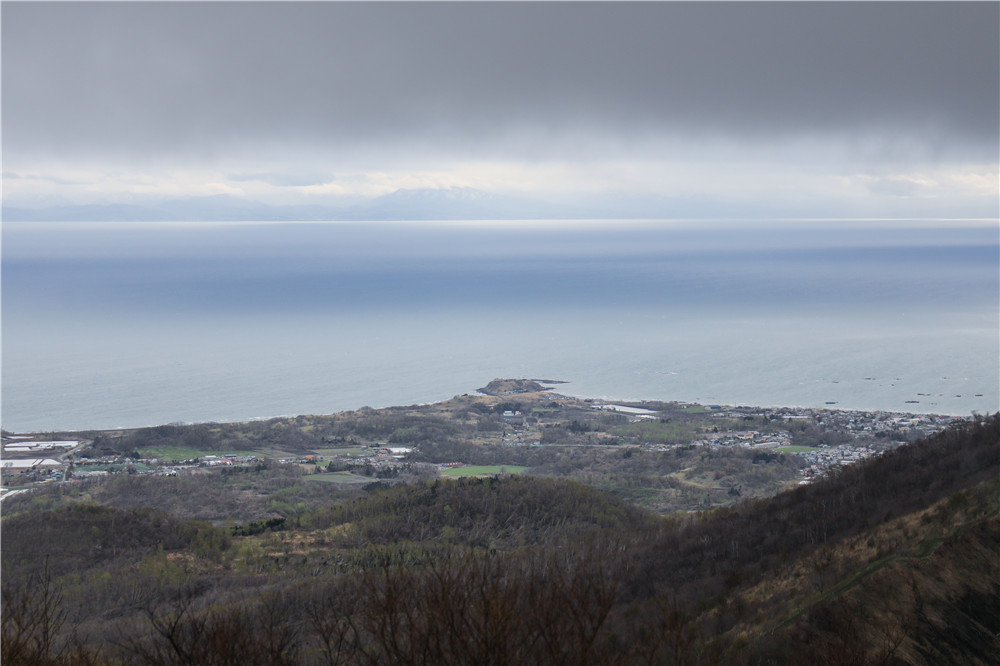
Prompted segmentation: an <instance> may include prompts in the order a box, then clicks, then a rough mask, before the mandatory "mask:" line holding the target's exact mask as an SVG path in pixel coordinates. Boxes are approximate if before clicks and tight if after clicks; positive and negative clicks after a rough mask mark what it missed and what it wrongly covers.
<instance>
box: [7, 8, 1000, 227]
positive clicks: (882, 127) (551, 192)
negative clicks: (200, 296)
mask: <svg viewBox="0 0 1000 666" xmlns="http://www.w3.org/2000/svg"><path fill="white" fill-rule="evenodd" d="M2 12H3V35H2V37H3V45H2V48H3V61H2V62H3V157H4V167H5V170H6V171H7V172H9V176H7V175H5V177H4V180H5V188H4V189H5V202H9V203H11V204H18V203H22V204H34V205H38V204H39V203H44V202H45V201H48V200H56V199H60V198H61V199H63V200H64V201H84V200H90V201H97V200H101V199H102V198H105V199H115V198H117V199H122V198H123V197H125V198H127V197H130V196H131V197H149V196H161V197H170V196H175V195H176V194H177V192H178V191H180V192H181V193H183V192H185V191H187V192H188V193H189V194H190V195H192V196H194V195H204V194H206V193H212V192H216V193H218V192H227V193H231V194H234V195H236V196H244V197H247V198H251V199H258V200H270V201H274V202H280V201H289V200H291V199H295V198H296V197H303V198H305V199H313V198H317V197H326V198H331V197H337V196H367V195H377V194H384V193H385V192H387V191H391V190H392V189H394V188H397V187H399V186H403V187H405V186H406V184H407V183H412V184H416V185H423V186H432V187H434V186H442V187H446V186H472V187H479V188H482V189H484V190H490V191H495V190H506V191H511V192H515V191H516V192H526V191H529V190H531V188H532V183H534V184H535V185H534V186H535V189H536V190H537V189H543V190H544V191H543V192H532V194H540V195H547V196H549V197H550V198H551V197H559V196H566V195H567V194H570V195H571V194H572V193H573V192H574V188H582V189H581V191H590V192H593V191H595V187H596V188H597V189H598V190H600V189H602V184H603V189H604V190H606V191H608V192H619V193H628V192H630V191H635V192H642V193H645V194H664V195H674V196H676V195H683V194H685V193H695V192H697V193H705V192H707V193H709V194H713V193H714V194H716V195H718V196H722V197H725V196H733V197H735V196H737V194H738V195H739V196H746V194H747V191H749V194H751V195H753V196H757V197H763V196H767V192H766V190H767V188H769V187H772V185H773V186H777V185H778V183H780V182H781V181H782V179H783V175H782V174H784V173H787V172H792V173H797V174H801V175H800V178H799V180H800V181H802V182H805V181H809V182H810V183H812V184H811V185H808V188H813V193H814V194H819V193H822V195H823V196H832V197H836V196H838V192H840V193H841V194H842V195H843V196H855V195H856V196H862V195H861V194H855V193H856V192H862V190H863V191H864V196H870V197H881V196H893V197H899V196H908V195H910V194H912V195H913V196H917V194H919V193H920V192H923V193H926V192H927V191H928V190H927V189H926V188H923V189H921V188H919V187H917V188H913V187H911V186H910V185H907V183H909V182H911V181H914V182H915V181H917V180H919V179H920V175H919V173H918V172H928V171H934V172H936V173H944V172H947V174H949V175H948V177H946V178H938V179H937V180H936V181H935V182H939V183H940V182H951V181H953V180H954V181H955V182H958V181H960V180H963V179H964V181H963V182H970V181H973V180H976V179H977V178H979V179H985V182H986V183H987V184H986V185H984V186H983V187H982V188H980V189H978V190H975V189H974V193H973V194H970V193H969V191H970V190H969V189H968V188H966V189H965V190H960V189H954V188H953V189H951V190H947V191H946V192H943V193H941V192H939V194H938V196H945V197H954V198H956V200H958V199H963V198H964V199H968V198H969V197H972V198H976V197H980V198H983V201H985V200H986V199H988V198H989V197H991V196H992V197H995V193H996V192H995V190H996V186H995V180H996V179H995V174H996V163H997V152H998V131H1000V130H998V128H1000V122H998V116H1000V110H998V104H1000V102H998V100H1000V90H998V81H1000V73H998V62H1000V47H998V33H997V30H996V26H997V23H998V19H1000V12H998V6H997V5H996V4H995V3H922V2H921V3H816V4H814V3H541V4H532V3H339V2H335V3H323V2H304V3H268V2H262V3H87V2H79V3H4V5H3V8H2ZM733 165H736V168H735V169H734V167H733ZM734 171H736V173H734ZM740 172H742V173H743V174H744V175H742V176H741V175H740ZM690 173H695V174H698V175H699V180H698V182H695V183H692V182H691V178H690V177H688V176H686V175H685V174H690ZM601 174H606V178H603V179H602V177H601ZM625 174H633V175H625ZM635 174H638V175H635ZM671 174H675V175H674V176H671ZM703 174H704V175H703ZM713 174H715V176H714V177H713ZM991 174H993V175H994V178H993V179H992V184H990V175H991ZM17 176H20V177H17ZM865 178H868V179H870V181H869V183H868V186H867V187H858V188H855V189H851V187H849V186H846V185H843V184H844V183H846V182H848V181H850V182H853V183H855V184H857V183H860V182H861V181H863V180H864V179H865ZM859 179H860V180H859ZM58 181H65V182H71V181H72V182H83V183H86V185H82V186H75V187H74V186H72V185H58ZM128 183H133V184H132V185H128ZM136 183H138V184H136ZM143 183H145V184H143ZM185 183H188V185H185ZM539 183H541V185H539ZM837 183H840V185H837ZM186 188H187V189H186ZM838 188H843V189H840V190H838ZM907 188H909V189H907ZM939 189H940V188H939ZM761 190H765V191H761ZM805 194H806V195H808V194H809V192H805ZM977 200H978V199H977ZM985 210H987V212H988V210H989V209H988V207H987V208H986V209H985Z"/></svg>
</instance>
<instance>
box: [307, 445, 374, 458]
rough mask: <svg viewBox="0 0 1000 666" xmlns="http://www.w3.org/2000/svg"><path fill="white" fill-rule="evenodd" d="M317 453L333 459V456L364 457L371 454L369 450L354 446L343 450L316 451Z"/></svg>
mask: <svg viewBox="0 0 1000 666" xmlns="http://www.w3.org/2000/svg"><path fill="white" fill-rule="evenodd" d="M316 453H317V454H319V455H321V456H325V457H327V458H332V457H333V456H340V455H345V454H346V455H349V456H352V457H356V456H364V455H368V454H369V450H368V449H367V448H362V447H360V446H352V447H350V448H343V449H316Z"/></svg>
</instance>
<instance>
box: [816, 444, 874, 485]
mask: <svg viewBox="0 0 1000 666" xmlns="http://www.w3.org/2000/svg"><path fill="white" fill-rule="evenodd" d="M878 454H879V451H877V450H876V449H874V448H872V447H870V446H849V445H847V444H841V445H839V446H831V447H828V448H820V449H814V450H812V451H801V452H799V453H798V455H800V456H802V457H803V458H805V459H806V462H807V463H808V464H809V465H808V467H806V468H805V469H803V470H802V476H803V477H804V478H805V479H806V480H809V479H814V478H818V477H820V476H823V475H824V474H827V473H829V472H830V471H832V470H835V469H838V468H840V467H843V466H844V465H851V464H853V463H856V462H860V461H862V460H864V459H865V458H871V457H872V456H876V455H878Z"/></svg>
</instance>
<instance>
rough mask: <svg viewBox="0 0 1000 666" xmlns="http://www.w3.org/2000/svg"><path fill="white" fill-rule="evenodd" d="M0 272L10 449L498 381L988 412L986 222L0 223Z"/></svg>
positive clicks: (990, 310) (998, 326)
mask: <svg viewBox="0 0 1000 666" xmlns="http://www.w3.org/2000/svg"><path fill="white" fill-rule="evenodd" d="M2 271H3V273H2V292H3V293H2V297H3V311H2V315H3V319H2V332H3V350H2V351H3V361H2V364H3V365H2V426H3V428H4V429H6V430H9V431H46V430H55V429H84V428H112V427H133V426H143V425H154V424H162V423H172V422H197V421H217V420H245V419H250V418H264V417H270V416H277V415H290V414H304V413H330V412H335V411H340V410H345V409H355V408H358V407H361V406H364V405H369V406H376V407H377V406H386V405H393V404H410V403H416V402H431V401H436V400H440V399H444V398H448V397H451V396H453V395H456V394H461V393H467V392H473V391H474V390H475V389H476V388H477V387H479V386H483V385H485V384H486V383H487V382H488V381H489V380H491V379H493V378H494V377H541V378H551V379H559V380H564V381H567V382H568V383H567V384H565V385H563V386H560V387H559V389H558V390H559V391H560V392H563V393H569V394H574V395H584V396H593V397H608V398H617V399H644V398H645V399H659V400H685V401H687V400H691V401H701V402H707V403H718V404H753V405H788V406H818V407H822V406H836V407H840V408H851V409H880V410H893V411H914V412H917V411H919V412H934V413H948V414H968V413H970V412H971V411H978V412H981V413H985V412H992V411H996V410H997V409H1000V377H998V374H1000V371H998V367H1000V358H998V357H1000V338H998V336H1000V305H998V304H1000V284H998V283H1000V277H998V276H1000V230H998V226H997V224H996V221H985V222H983V221H962V220H951V221H935V222H929V221H920V220H894V221H877V220H869V221H808V220H796V221H782V222H760V221H752V222H751V221H668V220H658V221H643V222H634V221H600V222H596V221H531V222H502V223H501V222H496V223H490V222H364V223H302V224H297V223H246V224H237V223H226V224H214V223H200V224H199V223H174V224H149V223H142V224H140V223H107V224H94V223H60V224H55V223H47V224H40V223H31V224H28V223H25V224H11V223H8V224H5V225H4V227H3V263H2ZM828 403H835V405H830V404H828Z"/></svg>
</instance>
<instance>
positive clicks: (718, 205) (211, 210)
mask: <svg viewBox="0 0 1000 666" xmlns="http://www.w3.org/2000/svg"><path fill="white" fill-rule="evenodd" d="M834 212H835V211H834ZM789 214H791V215H794V214H795V211H791V210H780V209H778V208H769V209H766V210H764V209H761V208H760V206H747V205H745V204H743V203H741V202H732V201H731V202H725V201H718V200H710V199H705V198H699V197H659V196H643V197H638V196H630V195H625V194H620V195H608V196H601V197H599V198H597V197H595V198H592V199H590V200H581V201H576V202H573V203H553V202H550V201H545V200H542V199H535V198H530V197H521V196H512V195H503V194H496V193H492V192H486V191H483V190H479V189H476V188H471V187H449V188H420V189H400V190H396V191H395V192H392V193H390V194H386V195H383V196H380V197H375V198H372V199H370V200H368V201H366V202H364V203H360V204H358V203H352V204H346V203H345V204H344V205H333V204H326V205H319V204H297V205H272V204H265V203H260V202H257V201H251V200H248V199H243V198H240V197H234V196H231V195H224V194H221V195H215V196H207V197H188V198H183V199H170V200H167V201H160V202H148V203H141V204H120V203H118V204H88V205H62V206H49V207H44V208H19V207H14V206H7V205H4V206H3V219H4V220H6V221H8V222H34V221H39V222H42V221H58V222H63V221H65V222H74V221H80V222H119V221H120V222H126V221H132V222H171V221H222V222H228V221H233V222H236V221H245V222H251V221H274V222H278V221H323V220H358V221H364V220H532V219H637V218H685V217H760V216H778V217H783V216H787V215H789Z"/></svg>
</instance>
